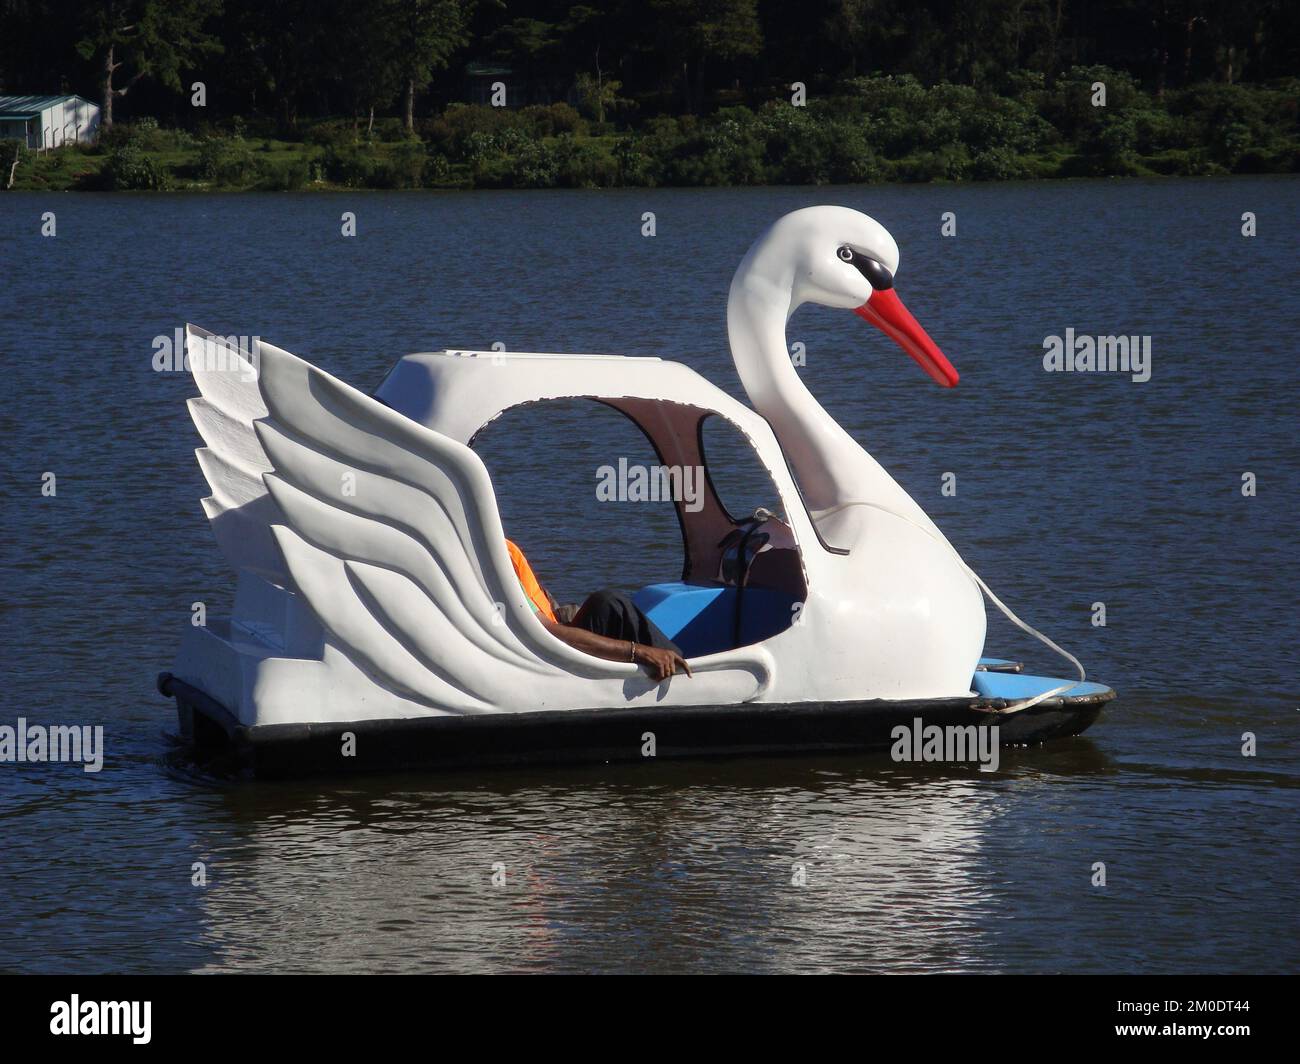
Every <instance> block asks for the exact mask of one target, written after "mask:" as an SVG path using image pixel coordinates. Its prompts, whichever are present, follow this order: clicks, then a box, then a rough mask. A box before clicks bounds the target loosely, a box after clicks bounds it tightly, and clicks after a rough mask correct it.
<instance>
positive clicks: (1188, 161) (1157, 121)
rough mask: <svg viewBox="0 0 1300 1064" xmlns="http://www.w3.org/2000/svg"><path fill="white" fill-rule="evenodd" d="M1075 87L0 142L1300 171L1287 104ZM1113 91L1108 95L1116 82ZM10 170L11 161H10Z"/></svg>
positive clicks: (545, 173)
mask: <svg viewBox="0 0 1300 1064" xmlns="http://www.w3.org/2000/svg"><path fill="white" fill-rule="evenodd" d="M1085 80H1086V79H1085V78H1080V79H1079V84H1078V85H1061V86H1059V87H1058V88H1057V90H1056V91H1055V92H1054V93H1053V94H1050V95H1049V94H1038V95H1037V96H1035V95H1033V94H1029V95H1028V96H1027V98H1025V99H1017V98H1013V97H998V96H992V95H981V94H976V93H974V92H972V91H969V90H962V89H960V88H959V87H956V86H936V87H934V88H931V89H923V88H921V87H920V86H919V85H917V84H916V83H915V82H913V81H910V80H909V79H894V78H880V79H872V80H869V81H866V82H864V83H863V87H862V90H861V92H860V94H857V95H848V96H840V97H831V98H827V99H824V100H819V101H815V102H814V103H812V104H809V105H808V106H806V107H796V106H793V105H792V104H790V103H787V102H783V101H769V102H768V103H765V104H763V105H761V106H760V107H757V108H749V107H741V106H736V107H724V108H721V109H719V110H717V111H715V112H713V113H712V114H709V115H706V116H696V115H680V116H675V117H674V116H659V117H655V118H650V119H648V120H647V121H645V122H644V123H642V124H641V125H640V126H639V127H637V128H634V129H618V128H615V127H614V126H613V124H612V123H607V122H595V121H591V120H588V119H587V118H584V117H583V116H582V115H581V114H580V113H579V112H578V111H577V110H575V109H574V108H573V107H571V106H569V105H568V104H564V103H556V104H549V105H545V106H540V105H539V106H531V107H524V108H519V109H515V110H508V109H503V108H493V107H490V106H484V105H468V104H453V105H450V106H448V107H447V108H446V109H445V110H444V111H443V112H442V113H440V114H438V115H435V116H432V117H428V118H424V119H422V120H420V122H418V123H416V124H415V126H414V128H413V129H412V130H411V131H410V132H408V131H407V130H406V129H405V128H404V126H403V124H402V122H400V121H399V120H397V119H394V118H383V119H379V120H377V121H376V122H374V123H373V124H367V123H361V122H358V121H356V120H353V119H327V120H323V121H318V122H315V123H314V124H312V125H310V126H307V127H304V128H302V129H301V130H299V131H298V132H296V134H295V135H294V137H293V138H292V139H287V138H285V137H284V136H282V135H281V133H280V131H278V130H277V128H276V126H275V124H274V123H273V122H271V121H270V120H267V119H260V120H244V119H240V118H233V119H230V120H228V121H226V122H223V123H220V124H219V125H209V124H203V125H201V126H200V127H199V128H198V130H197V131H190V130H186V129H179V128H164V127H161V126H159V125H158V123H157V121H155V120H154V119H151V118H140V119H136V120H134V121H132V122H129V123H128V122H120V121H119V122H118V123H116V124H114V125H113V126H112V127H111V128H110V129H108V130H107V131H105V133H104V134H103V136H102V137H101V138H100V141H99V143H97V144H93V145H92V144H72V145H67V146H64V147H59V148H54V149H50V150H48V151H42V152H34V151H31V150H30V149H27V148H20V147H18V145H17V142H14V141H0V164H3V165H0V189H2V188H3V186H4V184H5V183H6V181H7V180H8V179H9V174H10V171H11V169H12V172H13V184H12V190H13V191H27V192H33V191H49V192H56V191H175V192H209V191H243V192H247V191H266V192H271V191H320V192H337V191H355V190H358V189H377V190H393V189H430V190H471V189H507V188H509V189H538V188H694V187H723V188H727V187H738V186H740V187H743V186H764V187H768V186H780V185H794V186H809V187H816V186H828V185H844V184H888V183H903V184H928V183H932V182H954V183H967V182H985V181H1014V180H1036V179H1057V178H1069V177H1201V176H1217V175H1226V174H1287V173H1300V127H1298V126H1297V122H1296V113H1295V112H1296V107H1295V102H1294V97H1293V96H1291V95H1290V94H1289V93H1287V92H1285V91H1283V90H1280V89H1279V88H1258V87H1245V86H1240V85H1218V84H1209V85H1205V86H1197V87H1194V88H1191V89H1188V90H1185V92H1184V94H1183V95H1182V96H1180V97H1178V98H1177V99H1175V98H1173V97H1172V95H1171V96H1170V97H1167V98H1165V99H1164V100H1157V99H1155V98H1154V97H1150V96H1147V95H1145V94H1143V93H1140V92H1138V91H1136V90H1135V89H1132V88H1129V89H1127V91H1126V93H1120V92H1118V91H1116V93H1115V94H1114V96H1115V98H1114V99H1113V100H1112V102H1111V104H1109V105H1107V106H1094V105H1093V104H1092V103H1091V102H1090V97H1089V96H1088V95H1087V91H1086V86H1085V85H1084V84H1083V82H1084V81H1085ZM1118 88H1119V86H1118V85H1117V86H1116V89H1117V90H1118ZM15 153H17V165H16V166H14V165H13V163H14V154H15Z"/></svg>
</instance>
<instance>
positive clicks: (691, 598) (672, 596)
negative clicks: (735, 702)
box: [632, 581, 799, 658]
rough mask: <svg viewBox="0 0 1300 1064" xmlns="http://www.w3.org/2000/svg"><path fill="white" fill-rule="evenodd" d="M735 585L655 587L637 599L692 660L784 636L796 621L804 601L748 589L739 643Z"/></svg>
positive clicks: (767, 589) (764, 589)
mask: <svg viewBox="0 0 1300 1064" xmlns="http://www.w3.org/2000/svg"><path fill="white" fill-rule="evenodd" d="M737 594H740V592H738V590H737V589H736V588H734V587H728V586H726V585H723V584H685V583H682V582H680V581H678V582H674V583H669V584H651V585H650V586H649V587H643V588H642V589H641V590H640V591H638V592H637V593H636V594H635V595H633V596H632V601H633V602H635V603H636V604H637V605H638V606H640V607H641V609H642V610H643V611H644V612H645V615H646V616H647V617H649V618H650V619H651V620H652V621H654V623H655V624H656V625H658V626H659V629H660V630H661V631H662V632H663V633H664V635H666V636H667V637H668V638H669V639H671V640H672V641H673V642H674V643H676V644H677V645H678V646H679V647H681V649H682V654H683V655H685V656H686V657H688V658H696V657H701V656H702V655H704V654H715V653H717V652H718V651H720V650H731V649H732V648H733V647H736V646H747V645H748V644H750V643H758V642H761V641H762V640H764V639H768V638H770V637H771V636H774V635H776V634H777V632H783V631H785V629H787V628H789V627H790V623H791V621H792V620H793V619H794V605H795V603H796V602H798V601H799V600H798V599H796V598H794V597H792V596H791V595H788V594H786V593H785V592H784V591H773V590H772V589H771V588H765V587H748V588H745V589H744V592H743V596H742V598H741V600H740V606H741V616H740V641H739V642H737V641H736V629H735V625H736V596H737Z"/></svg>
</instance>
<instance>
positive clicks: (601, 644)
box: [537, 613, 691, 680]
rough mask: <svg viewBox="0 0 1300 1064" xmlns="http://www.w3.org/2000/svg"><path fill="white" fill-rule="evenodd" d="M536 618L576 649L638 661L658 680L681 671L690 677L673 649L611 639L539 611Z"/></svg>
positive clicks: (687, 668) (597, 654)
mask: <svg viewBox="0 0 1300 1064" xmlns="http://www.w3.org/2000/svg"><path fill="white" fill-rule="evenodd" d="M537 619H538V620H539V621H541V622H542V627H544V628H545V629H546V630H547V631H548V632H550V633H551V635H553V636H555V638H556V639H560V640H563V641H564V642H565V643H568V644H569V646H571V647H573V649H574V650H581V651H582V652H583V653H584V654H590V655H592V657H597V658H604V659H605V660H606V661H635V662H636V663H637V664H638V665H644V666H645V667H646V669H648V670H649V672H650V675H651V676H653V677H654V678H655V679H656V680H666V679H668V677H670V676H672V675H673V673H675V672H678V671H681V672H684V673H686V675H687V676H689V675H690V674H691V667H690V666H689V665H687V664H686V659H685V658H683V657H682V656H681V655H680V654H674V653H673V652H672V651H671V650H661V649H660V648H659V647H648V646H646V645H645V644H644V643H632V642H630V641H629V640H626V639H611V638H610V637H609V636H607V635H597V634H596V633H595V632H589V631H587V629H585V628H572V627H570V626H569V625H567V624H560V623H559V622H558V621H552V620H550V619H549V618H548V617H544V616H543V615H542V614H540V613H539V614H537Z"/></svg>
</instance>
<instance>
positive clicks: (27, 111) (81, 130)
mask: <svg viewBox="0 0 1300 1064" xmlns="http://www.w3.org/2000/svg"><path fill="white" fill-rule="evenodd" d="M98 134H99V108H98V107H97V106H96V105H95V104H93V103H91V102H90V101H89V100H87V99H85V98H84V97H81V96H0V138H3V139H5V140H21V141H23V142H24V143H26V145H27V147H29V148H31V149H32V150H34V151H41V150H42V149H44V148H57V147H59V146H60V145H62V144H77V143H82V144H84V143H88V142H90V141H93V140H94V139H95V137H96V136H98Z"/></svg>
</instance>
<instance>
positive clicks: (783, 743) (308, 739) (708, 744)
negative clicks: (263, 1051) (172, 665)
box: [158, 673, 1115, 778]
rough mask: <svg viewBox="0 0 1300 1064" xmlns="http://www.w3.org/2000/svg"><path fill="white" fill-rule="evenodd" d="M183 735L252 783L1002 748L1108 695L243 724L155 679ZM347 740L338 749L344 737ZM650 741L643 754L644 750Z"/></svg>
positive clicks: (1083, 723)
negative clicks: (973, 732) (952, 729)
mask: <svg viewBox="0 0 1300 1064" xmlns="http://www.w3.org/2000/svg"><path fill="white" fill-rule="evenodd" d="M158 686H159V690H160V691H162V693H163V694H165V695H168V696H171V697H174V698H175V699H176V704H177V710H178V713H179V716H180V722H181V731H182V734H183V735H184V736H185V737H186V738H187V739H190V740H191V741H192V742H193V745H194V749H195V753H196V756H197V757H198V759H199V760H200V761H204V760H208V759H210V758H213V757H218V758H221V759H223V761H225V762H227V763H229V764H231V765H235V766H238V767H240V768H242V769H245V770H249V771H251V772H252V773H253V774H254V775H256V776H258V777H261V778H285V777H294V776H308V775H320V774H338V773H349V774H350V773H355V772H378V771H393V770H412V769H419V770H436V771H445V770H454V769H463V768H476V767H504V766H522V765H571V764H583V763H591V762H614V761H620V762H635V761H644V760H650V759H651V758H652V757H653V758H656V759H657V758H671V759H680V758H701V757H741V756H775V755H791V754H825V753H840V754H844V753H854V752H870V751H883V750H888V749H889V748H890V747H891V746H892V745H893V744H894V742H895V741H896V740H895V738H894V736H893V734H892V733H893V732H894V729H895V728H897V727H898V726H900V725H902V726H905V727H908V728H912V727H913V726H914V724H915V722H916V720H917V719H918V718H919V719H920V720H921V721H922V723H923V725H924V726H926V727H929V726H931V725H938V726H939V727H949V726H957V727H967V726H971V725H975V726H992V725H997V726H998V729H999V733H998V738H999V741H1000V743H1001V744H1002V745H1004V746H1007V745H1030V744H1037V743H1042V742H1046V741H1047V740H1050V739H1057V738H1062V737H1065V736H1071V735H1078V734H1079V733H1081V732H1083V731H1084V730H1086V729H1087V728H1088V727H1089V726H1090V725H1091V724H1092V723H1093V722H1094V721H1095V720H1096V719H1097V717H1098V715H1099V714H1100V713H1101V710H1102V707H1103V706H1104V705H1105V704H1106V703H1107V702H1109V701H1110V700H1111V699H1112V698H1114V697H1115V692H1114V691H1112V690H1110V689H1109V688H1101V687H1098V686H1097V685H1089V687H1088V688H1087V689H1086V690H1085V693H1082V694H1077V695H1070V694H1065V695H1058V696H1056V697H1053V698H1049V699H1047V700H1045V701H1043V702H1041V703H1039V704H1038V705H1036V706H1032V707H1030V708H1029V709H1026V710H1023V711H1020V712H1014V713H1010V714H1003V713H999V712H997V711H998V710H999V709H1001V708H1004V707H1005V706H1006V705H1007V700H1006V699H1002V698H991V697H988V696H984V695H970V696H967V697H962V698H944V699H934V700H920V699H915V700H913V699H909V700H902V701H887V700H882V699H873V700H867V701H858V702H796V703H788V704H758V703H745V704H742V705H735V706H663V707H657V708H652V709H645V708H641V707H637V708H629V709H595V710H580V709H576V710H558V711H541V712H528V713H492V714H482V715H476V716H438V717H418V718H405V719H392V720H358V721H354V722H343V723H339V722H329V723H300V724H265V725H254V726H251V727H250V726H246V725H243V724H240V723H239V722H238V721H237V720H236V719H235V717H234V716H233V715H232V714H231V713H230V712H229V710H227V709H226V708H225V707H224V706H222V705H221V704H220V703H219V702H217V701H216V700H215V699H213V698H211V697H210V696H209V695H207V694H206V693H205V692H203V691H201V690H199V689H198V688H196V687H193V686H191V685H190V684H187V683H185V682H184V681H182V680H178V679H176V678H174V677H172V676H171V675H170V674H169V673H163V674H162V675H161V676H160V677H159V683H158ZM348 734H350V735H351V736H352V737H353V739H352V740H351V744H350V748H349V749H350V752H348V753H347V754H345V745H346V744H347V743H348V740H347V735H348ZM651 744H652V746H653V754H650V753H649V752H648V751H649V749H650V748H651Z"/></svg>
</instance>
